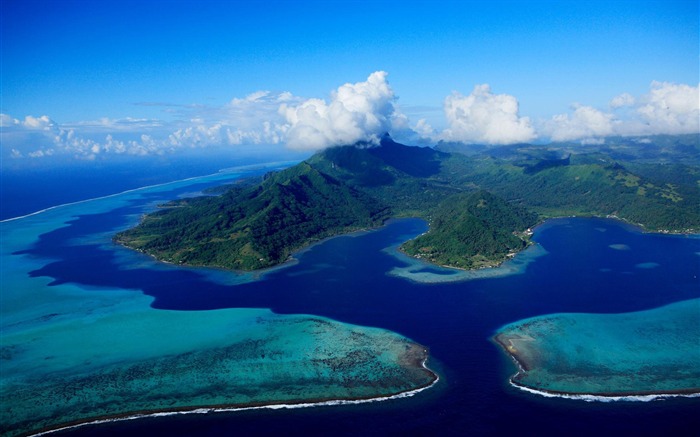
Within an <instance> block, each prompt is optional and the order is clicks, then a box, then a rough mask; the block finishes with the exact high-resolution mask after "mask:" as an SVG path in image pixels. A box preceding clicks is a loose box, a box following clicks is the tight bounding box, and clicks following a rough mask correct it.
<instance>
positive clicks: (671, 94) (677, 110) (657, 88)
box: [539, 81, 700, 141]
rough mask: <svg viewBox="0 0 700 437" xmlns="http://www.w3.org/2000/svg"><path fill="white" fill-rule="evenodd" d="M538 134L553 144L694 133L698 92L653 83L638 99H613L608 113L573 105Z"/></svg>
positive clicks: (699, 118)
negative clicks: (612, 136)
mask: <svg viewBox="0 0 700 437" xmlns="http://www.w3.org/2000/svg"><path fill="white" fill-rule="evenodd" d="M539 131H540V136H543V137H546V138H550V139H551V140H553V141H569V140H586V139H591V138H602V137H606V136H609V135H623V136H632V135H655V134H672V135H673V134H688V133H696V132H700V92H699V89H698V87H697V86H696V87H693V86H690V85H684V84H674V83H668V82H656V81H654V82H652V83H651V85H650V89H649V93H648V94H645V95H643V96H641V97H638V98H635V97H634V96H632V95H630V94H628V93H623V94H620V95H618V96H616V97H614V98H613V99H612V100H611V101H610V108H609V110H608V111H602V110H599V109H596V108H593V107H590V106H583V105H574V106H573V112H572V113H570V114H559V115H555V116H554V117H552V118H551V119H550V120H547V121H545V122H543V123H542V125H541V127H540V129H539Z"/></svg>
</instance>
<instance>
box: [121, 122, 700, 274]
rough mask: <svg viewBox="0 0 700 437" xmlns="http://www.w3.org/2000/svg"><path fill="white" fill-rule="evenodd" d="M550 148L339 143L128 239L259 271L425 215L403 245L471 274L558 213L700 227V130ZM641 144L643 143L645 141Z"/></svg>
mask: <svg viewBox="0 0 700 437" xmlns="http://www.w3.org/2000/svg"><path fill="white" fill-rule="evenodd" d="M653 141H655V142H656V144H657V145H655V144H650V143H649V142H643V143H640V142H635V139H625V138H622V139H617V140H615V139H613V140H611V141H610V142H609V143H608V144H606V145H604V146H581V145H572V144H566V143H564V144H550V145H548V146H535V145H530V144H519V145H513V146H500V147H485V146H476V145H473V146H469V145H463V144H445V143H441V144H438V145H437V146H436V147H434V148H429V147H410V146H405V145H401V144H398V143H396V142H394V141H393V140H392V139H391V138H389V137H388V136H385V137H384V138H383V139H382V140H381V143H380V144H379V145H378V146H370V145H367V144H362V145H355V146H341V147H333V148H329V149H326V150H323V151H321V152H319V153H317V154H316V155H314V156H312V157H311V158H309V159H307V160H306V161H304V162H302V163H300V164H298V165H296V166H294V167H291V168H288V169H286V170H282V171H279V172H275V173H271V174H268V175H266V176H265V177H264V178H263V180H262V181H255V182H249V183H245V184H239V185H235V186H233V187H230V188H229V189H228V190H227V191H225V192H224V193H223V194H220V195H218V196H202V197H198V198H193V199H186V200H178V201H174V202H171V203H169V204H166V205H162V207H161V208H160V210H159V211H157V212H154V213H152V214H149V215H147V216H145V217H144V218H143V220H142V221H141V223H140V224H139V225H138V226H136V227H135V228H133V229H130V230H127V231H125V232H122V233H119V234H118V235H117V236H115V241H117V242H118V243H120V244H123V245H125V246H127V247H130V248H133V249H136V250H139V251H143V252H145V253H148V254H150V255H152V256H154V257H156V258H157V259H160V260H163V261H167V262H170V263H175V264H184V265H194V266H217V267H223V268H228V269H236V270H247V271H249V270H256V269H262V268H267V267H271V266H274V265H278V264H280V263H283V262H285V261H287V260H288V259H289V258H290V256H291V255H292V254H293V253H294V252H295V251H297V250H299V249H302V248H304V247H306V246H308V245H309V244H311V243H313V242H316V241H319V240H321V239H323V238H326V237H329V236H333V235H338V234H342V233H347V232H351V231H355V230H359V229H366V228H372V227H377V226H380V225H381V224H383V223H384V222H385V221H386V220H387V219H389V218H392V217H420V218H424V219H425V220H427V221H428V222H429V224H430V229H429V231H428V232H427V233H426V234H424V235H421V236H419V237H417V238H416V239H414V240H412V241H410V242H407V243H406V244H404V245H403V246H402V247H401V250H402V251H404V252H405V253H407V254H408V255H411V256H414V257H418V258H421V259H424V260H426V261H429V262H431V263H434V264H439V265H444V266H450V267H456V268H461V269H477V268H484V267H494V266H497V265H499V264H500V263H502V262H503V261H504V260H506V259H508V258H509V257H511V256H513V255H514V254H515V253H517V252H518V251H520V250H521V249H523V248H525V247H527V246H528V244H530V242H529V235H530V234H531V231H530V229H531V228H532V227H533V226H535V225H536V224H537V223H540V222H541V221H543V220H544V219H547V218H552V217H563V216H603V217H605V216H611V217H616V218H619V219H622V220H626V221H628V222H631V223H634V224H637V225H640V226H642V227H643V228H645V229H647V230H649V231H656V232H676V233H692V232H698V230H700V189H699V188H698V187H699V184H700V159H699V158H698V156H700V144H699V141H698V138H697V135H686V136H674V137H667V136H659V137H654V139H653ZM640 144H641V145H642V146H640Z"/></svg>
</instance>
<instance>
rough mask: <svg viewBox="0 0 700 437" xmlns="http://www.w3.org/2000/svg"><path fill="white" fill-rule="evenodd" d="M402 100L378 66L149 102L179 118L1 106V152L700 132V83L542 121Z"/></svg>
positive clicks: (478, 100) (76, 155)
mask: <svg viewBox="0 0 700 437" xmlns="http://www.w3.org/2000/svg"><path fill="white" fill-rule="evenodd" d="M396 100H397V96H396V95H395V93H394V90H393V89H392V88H391V86H390V85H389V83H388V81H387V73H386V72H383V71H377V72H375V73H372V74H371V75H369V77H368V78H367V80H365V81H362V82H357V83H346V84H344V85H341V86H339V87H338V88H337V89H336V90H334V91H332V92H331V93H330V98H329V99H328V100H323V99H319V98H302V97H298V96H295V95H293V94H292V93H289V92H281V93H273V92H269V91H257V92H254V93H251V94H249V95H248V96H246V97H242V98H233V99H231V100H230V101H229V102H228V103H226V104H224V105H221V106H206V105H175V104H168V103H149V105H154V106H163V107H164V111H167V112H168V113H169V114H172V115H173V118H174V119H173V120H171V121H164V120H157V119H145V118H130V117H126V118H121V119H109V118H101V119H97V120H93V121H89V120H88V121H78V122H73V123H58V122H56V121H54V120H52V119H51V117H49V116H48V115H41V116H33V115H28V116H25V117H24V119H18V118H14V117H13V116H11V115H9V114H0V126H1V127H2V134H1V140H2V141H1V144H2V150H1V151H2V157H3V159H13V160H15V159H21V158H25V159H30V158H47V157H63V158H64V159H80V160H93V159H107V158H108V157H109V156H112V155H124V156H128V155H131V156H139V155H162V154H170V153H177V151H178V150H183V149H193V148H194V149H200V148H210V147H214V148H226V147H239V146H243V145H246V146H248V147H255V148H257V149H258V150H259V151H260V152H261V153H262V152H265V151H267V152H269V153H274V151H275V150H279V147H288V148H291V149H297V150H308V151H314V150H319V149H322V148H324V147H330V146H334V145H342V144H353V143H356V142H359V141H362V142H370V143H372V142H376V141H377V140H378V138H379V137H380V136H381V135H382V134H383V133H385V132H389V133H391V134H392V135H394V136H395V137H397V138H398V139H400V140H401V139H403V140H405V141H406V142H408V143H409V144H431V143H435V142H437V141H439V140H448V141H460V142H465V143H481V144H492V145H501V144H511V143H517V142H529V141H533V140H541V141H547V140H552V141H602V140H603V139H604V138H605V137H607V136H610V135H622V136H631V135H653V134H684V133H695V132H700V102H699V100H700V94H699V92H698V87H697V86H690V85H685V84H674V83H668V82H656V81H655V82H652V83H651V85H650V88H649V92H648V93H647V94H645V95H642V96H632V95H631V94H629V93H622V94H619V95H617V96H614V97H612V99H611V100H610V102H609V105H608V106H607V107H605V108H595V107H593V106H589V105H585V104H579V103H575V104H573V105H572V107H571V111H570V112H568V113H563V114H557V115H554V116H553V117H551V118H549V119H546V120H535V121H531V119H530V118H529V117H526V116H521V115H520V114H519V104H518V100H517V99H516V97H515V96H512V95H509V94H494V93H493V92H492V91H491V88H490V86H489V85H487V84H483V85H477V86H475V87H474V89H473V91H472V92H471V93H470V94H469V95H463V94H461V93H459V92H456V91H455V92H453V93H452V94H450V95H448V96H447V97H446V98H445V100H444V115H445V123H446V126H447V127H446V129H443V130H439V129H435V128H433V126H431V124H429V123H428V122H427V121H426V120H425V119H422V118H421V119H419V120H410V119H409V117H407V116H406V115H405V114H402V113H401V112H400V111H399V109H398V107H397V106H396ZM276 148H277V149H276Z"/></svg>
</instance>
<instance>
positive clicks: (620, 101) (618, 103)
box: [610, 93, 636, 108]
mask: <svg viewBox="0 0 700 437" xmlns="http://www.w3.org/2000/svg"><path fill="white" fill-rule="evenodd" d="M635 101H636V100H635V98H634V96H632V95H631V94H628V93H622V94H620V95H619V96H615V97H613V99H612V100H611V101H610V107H611V108H621V107H623V106H632V105H634V102H635Z"/></svg>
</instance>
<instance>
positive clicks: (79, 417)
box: [0, 310, 437, 435]
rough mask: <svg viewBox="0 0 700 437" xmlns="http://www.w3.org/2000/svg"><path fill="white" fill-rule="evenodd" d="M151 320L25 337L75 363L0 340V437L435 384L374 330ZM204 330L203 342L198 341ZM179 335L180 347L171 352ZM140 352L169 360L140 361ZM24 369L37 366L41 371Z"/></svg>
mask: <svg viewBox="0 0 700 437" xmlns="http://www.w3.org/2000/svg"><path fill="white" fill-rule="evenodd" d="M255 312H257V314H252V313H255ZM153 313H155V317H154V316H151V318H150V320H149V323H148V325H149V326H148V330H142V328H144V326H143V325H142V324H141V323H140V322H139V321H138V320H136V319H132V318H131V317H129V316H126V317H127V318H129V319H130V320H124V319H123V317H119V318H118V319H113V318H112V317H109V316H108V317H105V318H101V320H99V322H98V324H96V325H94V326H92V327H90V326H82V327H81V326H79V325H76V324H71V325H70V326H65V327H64V328H65V329H62V327H61V326H58V327H57V326H54V327H53V329H54V332H55V334H51V333H49V332H48V331H45V332H42V331H44V330H43V329H38V330H33V332H31V333H30V334H31V335H32V336H33V337H35V338H36V336H37V335H38V336H39V337H41V336H43V334H45V335H46V336H47V337H48V338H47V340H48V341H52V342H59V343H63V344H62V345H61V348H62V349H64V352H65V354H63V355H64V357H67V356H73V357H74V358H80V360H66V359H63V360H62V359H60V358H58V357H56V356H54V355H53V353H54V352H56V351H57V349H58V347H54V350H53V351H52V350H50V349H48V350H47V348H43V347H42V346H43V341H41V340H40V341H38V342H35V344H36V347H34V345H32V343H31V342H26V341H25V340H26V338H24V337H25V335H18V336H17V337H14V336H8V337H7V338H6V340H8V341H7V342H4V345H3V350H2V356H3V362H4V363H5V365H8V368H7V371H6V372H3V373H4V375H3V380H2V391H3V392H4V393H5V395H6V397H5V399H6V400H7V401H8V402H3V405H2V407H1V408H0V419H1V420H0V422H1V424H2V425H0V432H1V433H2V435H21V434H26V433H33V432H37V431H42V430H48V429H56V428H62V427H65V426H71V425H75V424H79V423H84V422H92V421H96V420H103V419H111V418H118V417H125V416H132V415H140V414H153V413H158V412H171V411H191V410H196V409H201V408H244V407H253V406H264V405H280V404H298V403H304V404H306V403H316V402H327V401H332V400H360V399H373V398H378V397H388V396H392V395H397V394H400V393H406V392H411V391H414V390H418V389H420V388H422V387H427V386H429V385H431V384H432V383H433V382H434V381H435V380H436V379H437V375H436V374H434V373H433V372H431V371H430V370H428V369H427V367H425V362H426V360H427V358H428V352H427V350H426V349H425V348H423V347H422V346H420V345H418V344H416V343H413V342H411V341H409V340H407V339H405V338H403V337H401V336H399V335H397V334H394V333H391V332H388V331H384V330H380V329H373V328H363V327H357V326H352V325H346V324H342V323H339V322H336V321H333V320H329V319H324V318H320V317H309V316H276V315H273V314H270V313H269V312H266V311H263V312H260V311H251V310H243V311H241V310H222V311H215V312H192V313H176V312H162V313H159V312H152V314H153ZM141 315H142V316H145V314H141ZM137 317H138V316H137ZM125 322H131V324H129V323H126V324H125ZM178 324H180V327H179V328H178V327H177V326H178ZM129 326H131V327H132V328H129ZM187 326H191V327H193V328H192V329H188V328H187ZM197 326H199V327H202V326H204V327H206V329H201V328H198V327H197ZM93 327H94V328H95V329H94V330H91V328H93ZM47 328H48V329H51V328H50V327H47ZM56 328H58V329H56ZM86 328H87V329H86ZM79 331H80V332H79ZM205 331H209V332H210V333H214V335H213V336H212V337H213V338H206V337H202V334H203V333H204V332H205ZM110 333H111V335H112V336H113V337H112V338H110V337H109V334H110ZM163 336H165V337H168V336H171V337H172V338H171V339H167V338H164V337H163ZM114 337H118V338H116V339H115V338H114ZM157 337H160V339H159V338H157ZM71 338H81V339H82V341H86V342H87V343H90V344H91V343H92V342H95V343H99V342H100V341H101V342H102V343H103V345H104V346H103V347H98V348H97V349H98V352H99V353H100V354H101V353H102V352H105V353H107V356H101V357H98V352H96V355H95V356H94V357H91V356H90V355H89V354H86V353H80V351H75V350H72V351H69V350H67V349H68V348H76V347H80V346H79V344H77V343H76V342H74V341H72V340H71ZM178 339H180V341H181V342H182V344H183V345H186V346H185V347H181V346H178V344H177V343H178ZM161 340H162V341H161ZM130 341H131V342H133V343H134V345H133V346H129V342H130ZM163 343H165V344H163ZM148 344H151V345H152V347H153V348H158V349H161V350H160V352H163V349H165V350H169V353H166V354H162V353H153V354H150V355H151V356H148V355H149V354H147V353H145V352H144V351H146V350H147V349H148ZM139 345H140V346H139ZM100 349H101V351H99V350H100ZM93 350H94V349H93ZM108 351H111V352H108ZM93 358H94V359H93ZM27 361H32V362H34V363H35V364H36V363H40V364H41V363H47V364H46V367H45V368H44V371H41V370H39V369H38V368H34V369H32V367H34V366H31V365H28V366H27V365H26V364H29V363H27ZM52 361H62V363H60V365H57V364H59V363H55V364H54V363H52Z"/></svg>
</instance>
